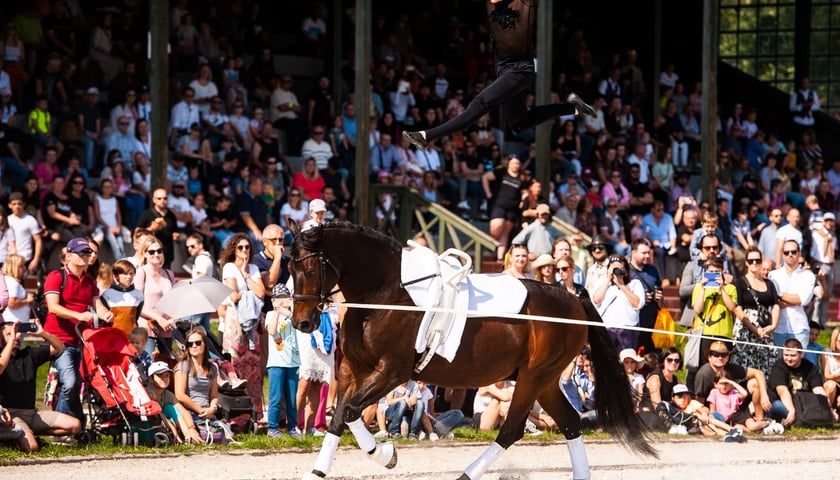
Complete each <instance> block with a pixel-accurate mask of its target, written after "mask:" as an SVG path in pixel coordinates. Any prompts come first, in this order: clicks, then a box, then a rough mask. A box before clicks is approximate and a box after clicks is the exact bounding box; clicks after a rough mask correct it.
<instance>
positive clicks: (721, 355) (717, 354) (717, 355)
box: [709, 352, 729, 358]
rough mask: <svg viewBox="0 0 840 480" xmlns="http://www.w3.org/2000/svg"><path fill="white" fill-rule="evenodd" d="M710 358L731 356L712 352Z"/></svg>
mask: <svg viewBox="0 0 840 480" xmlns="http://www.w3.org/2000/svg"><path fill="white" fill-rule="evenodd" d="M709 356H710V357H715V358H726V357H728V356H729V354H728V353H720V352H711V353H710V354H709Z"/></svg>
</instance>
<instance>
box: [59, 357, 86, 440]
mask: <svg viewBox="0 0 840 480" xmlns="http://www.w3.org/2000/svg"><path fill="white" fill-rule="evenodd" d="M81 360H82V354H81V350H79V347H70V346H67V347H64V350H63V351H62V352H61V353H59V354H58V356H57V357H55V368H56V370H58V381H59V382H60V383H61V395H59V397H58V403H57V404H56V406H55V411H56V412H60V413H66V414H67V415H71V416H73V417H76V418H78V419H79V420H80V421H81V422H82V425H84V424H85V414H84V411H83V410H82V400H81V398H80V397H79V393H80V392H81V389H82V377H81V375H79V364H80V363H81Z"/></svg>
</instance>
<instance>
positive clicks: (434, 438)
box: [429, 432, 440, 442]
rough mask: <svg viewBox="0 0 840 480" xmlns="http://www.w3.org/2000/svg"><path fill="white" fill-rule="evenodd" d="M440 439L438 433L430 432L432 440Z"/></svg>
mask: <svg viewBox="0 0 840 480" xmlns="http://www.w3.org/2000/svg"><path fill="white" fill-rule="evenodd" d="M439 439H440V437H438V434H437V433H435V432H432V433H430V434H429V440H430V441H432V442H437V441H438V440H439Z"/></svg>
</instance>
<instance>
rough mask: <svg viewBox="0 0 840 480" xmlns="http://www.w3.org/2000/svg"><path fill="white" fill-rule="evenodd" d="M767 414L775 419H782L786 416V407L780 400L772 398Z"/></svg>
mask: <svg viewBox="0 0 840 480" xmlns="http://www.w3.org/2000/svg"><path fill="white" fill-rule="evenodd" d="M767 415H768V416H769V417H770V418H772V419H773V420H776V421H782V420H784V419H785V417H787V416H788V409H787V407H785V404H784V403H782V401H781V400H773V403H772V404H771V406H770V412H768V413H767Z"/></svg>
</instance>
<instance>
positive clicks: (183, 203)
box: [167, 194, 192, 228]
mask: <svg viewBox="0 0 840 480" xmlns="http://www.w3.org/2000/svg"><path fill="white" fill-rule="evenodd" d="M167 203H168V206H169V208H171V209H172V210H174V211H176V212H178V213H186V212H189V211H190V208H191V207H192V206H191V205H190V200H189V199H188V198H187V197H183V196H182V197H180V198H179V197H176V196H175V195H172V194H170V195H169V200H168V201H167ZM177 223H178V228H186V227H187V223H186V222H182V221H180V220H178V222H177Z"/></svg>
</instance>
